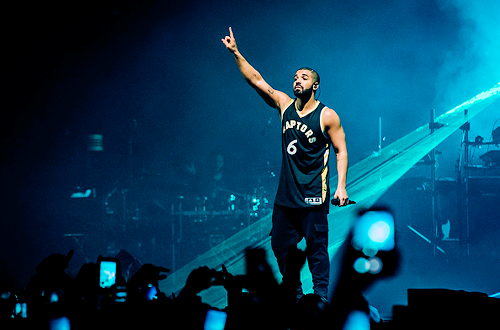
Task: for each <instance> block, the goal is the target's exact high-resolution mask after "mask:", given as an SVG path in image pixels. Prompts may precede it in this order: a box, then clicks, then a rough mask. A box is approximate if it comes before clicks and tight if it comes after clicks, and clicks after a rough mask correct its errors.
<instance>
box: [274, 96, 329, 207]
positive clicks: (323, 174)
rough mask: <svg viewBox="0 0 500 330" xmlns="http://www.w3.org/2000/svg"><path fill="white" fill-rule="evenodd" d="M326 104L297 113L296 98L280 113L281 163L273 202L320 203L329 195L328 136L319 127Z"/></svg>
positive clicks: (280, 203)
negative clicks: (309, 110)
mask: <svg viewBox="0 0 500 330" xmlns="http://www.w3.org/2000/svg"><path fill="white" fill-rule="evenodd" d="M324 108H325V105H324V104H322V103H320V102H318V104H317V106H316V109H314V110H313V111H311V112H309V113H308V114H306V115H304V116H302V117H301V116H300V115H299V114H298V112H297V110H296V107H295V101H293V102H291V104H290V105H289V106H288V107H287V108H286V109H285V111H284V112H283V114H282V116H281V117H282V118H281V123H282V125H283V131H282V133H283V135H282V163H281V173H280V181H279V186H278V191H277V193H276V199H275V203H276V204H279V205H283V206H288V207H301V208H302V207H309V206H315V205H321V204H323V203H324V202H325V201H326V199H327V198H328V193H329V190H328V189H329V187H328V160H329V155H330V138H329V137H327V136H326V135H325V133H324V132H323V130H322V128H321V114H322V112H323V110H324Z"/></svg>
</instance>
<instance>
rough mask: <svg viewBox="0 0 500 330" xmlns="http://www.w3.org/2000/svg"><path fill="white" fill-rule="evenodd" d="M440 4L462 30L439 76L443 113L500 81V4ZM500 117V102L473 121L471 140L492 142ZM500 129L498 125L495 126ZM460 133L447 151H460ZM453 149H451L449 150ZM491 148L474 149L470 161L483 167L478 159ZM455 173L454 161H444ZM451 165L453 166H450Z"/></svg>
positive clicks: (490, 0)
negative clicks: (493, 132)
mask: <svg viewBox="0 0 500 330" xmlns="http://www.w3.org/2000/svg"><path fill="white" fill-rule="evenodd" d="M438 4H439V6H440V8H441V9H442V11H443V12H444V13H446V14H447V15H456V17H457V19H458V21H459V24H460V27H459V31H458V32H459V38H460V42H459V43H458V44H457V45H455V47H453V48H450V49H449V50H448V51H447V53H446V55H445V60H444V63H443V65H442V67H441V69H440V71H439V74H438V75H437V77H436V99H435V103H434V104H435V106H436V109H440V111H438V110H436V114H441V113H443V112H445V111H447V110H449V109H451V108H452V107H454V106H455V105H457V104H460V103H461V102H463V101H465V100H466V99H468V98H469V97H472V96H474V95H476V94H478V93H480V92H482V91H484V90H487V89H489V88H491V87H493V85H495V84H496V83H498V82H500V2H498V1H495V0H484V1H466V0H439V1H438ZM499 118H500V110H499V105H498V102H496V103H494V104H493V105H491V106H490V107H489V108H487V109H485V110H484V111H483V112H482V113H481V114H479V115H478V116H476V117H475V118H473V119H472V120H471V130H470V133H469V136H470V139H472V140H473V139H474V138H475V137H476V136H482V137H483V138H484V140H485V141H489V140H490V137H491V132H492V130H493V128H494V125H495V122H496V121H497V120H498V119H499ZM496 126H498V122H497V124H496ZM459 134H460V133H459V132H457V133H456V134H455V135H452V136H451V137H450V139H449V140H448V141H445V143H444V144H445V145H446V147H443V146H441V147H439V148H443V149H445V150H446V149H447V150H457V152H456V155H455V154H453V155H450V156H452V157H458V149H459V145H458V144H459V142H460V139H461V137H460V136H459ZM449 147H451V149H449ZM491 148H492V147H483V148H480V149H473V150H471V152H472V157H471V162H472V163H473V164H481V161H480V160H479V156H480V155H481V154H483V153H484V152H486V151H488V150H490V149H491ZM442 164H447V165H448V169H446V168H443V169H442V170H443V172H446V171H447V170H448V171H449V172H451V171H452V170H453V168H452V167H453V166H454V161H453V160H452V159H448V160H444V162H442ZM450 164H451V166H450Z"/></svg>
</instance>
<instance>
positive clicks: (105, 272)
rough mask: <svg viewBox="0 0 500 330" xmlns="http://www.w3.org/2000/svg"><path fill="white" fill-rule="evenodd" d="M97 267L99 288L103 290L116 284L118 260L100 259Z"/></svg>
mask: <svg viewBox="0 0 500 330" xmlns="http://www.w3.org/2000/svg"><path fill="white" fill-rule="evenodd" d="M98 266H99V287H101V288H103V289H108V288H111V287H112V286H113V285H115V284H116V277H117V274H118V260H116V259H111V258H102V259H100V260H99V262H98Z"/></svg>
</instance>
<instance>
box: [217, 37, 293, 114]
mask: <svg viewBox="0 0 500 330" xmlns="http://www.w3.org/2000/svg"><path fill="white" fill-rule="evenodd" d="M221 40H222V42H223V43H224V45H225V46H226V48H227V49H228V50H229V51H230V52H231V53H232V54H233V55H234V59H235V60H236V64H237V65H238V69H240V72H241V74H242V75H243V77H244V78H245V80H246V81H247V83H248V84H249V85H250V86H252V87H253V88H254V89H255V90H256V91H257V93H258V94H259V95H260V97H262V98H263V99H264V101H265V102H266V103H267V104H268V105H269V106H270V107H273V108H276V109H278V110H280V111H282V110H283V109H282V107H284V106H286V105H287V104H288V103H289V102H290V100H291V98H290V97H289V96H288V95H286V94H285V93H283V92H280V91H277V90H275V89H273V88H272V87H271V86H269V84H268V83H267V82H266V81H265V80H264V78H262V76H261V74H260V73H259V71H257V70H256V69H255V68H254V67H253V66H251V65H250V63H248V62H247V60H246V59H245V58H244V57H243V55H241V53H240V52H239V51H238V47H237V46H236V40H235V39H234V35H233V30H232V29H231V28H229V35H228V36H226V37H225V38H223V39H221Z"/></svg>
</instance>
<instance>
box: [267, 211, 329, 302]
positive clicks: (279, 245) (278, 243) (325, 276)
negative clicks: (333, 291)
mask: <svg viewBox="0 0 500 330" xmlns="http://www.w3.org/2000/svg"><path fill="white" fill-rule="evenodd" d="M327 215H328V203H324V204H323V205H319V206H314V207H309V208H289V207H286V206H282V205H276V204H275V205H274V210H273V217H272V219H273V220H272V221H273V228H272V231H271V246H272V249H273V252H274V255H275V256H276V259H277V261H278V266H279V270H280V272H281V274H282V275H284V274H285V270H286V257H287V254H288V247H289V246H290V245H297V243H299V242H300V241H301V240H302V238H305V239H306V241H307V242H308V254H307V263H308V265H309V270H310V271H311V274H312V282H313V289H314V293H315V294H317V295H319V296H321V297H324V298H327V294H328V280H329V276H330V259H329V256H328V219H327ZM301 293H302V288H301V286H300V285H299V288H298V295H299V296H300V295H301Z"/></svg>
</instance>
